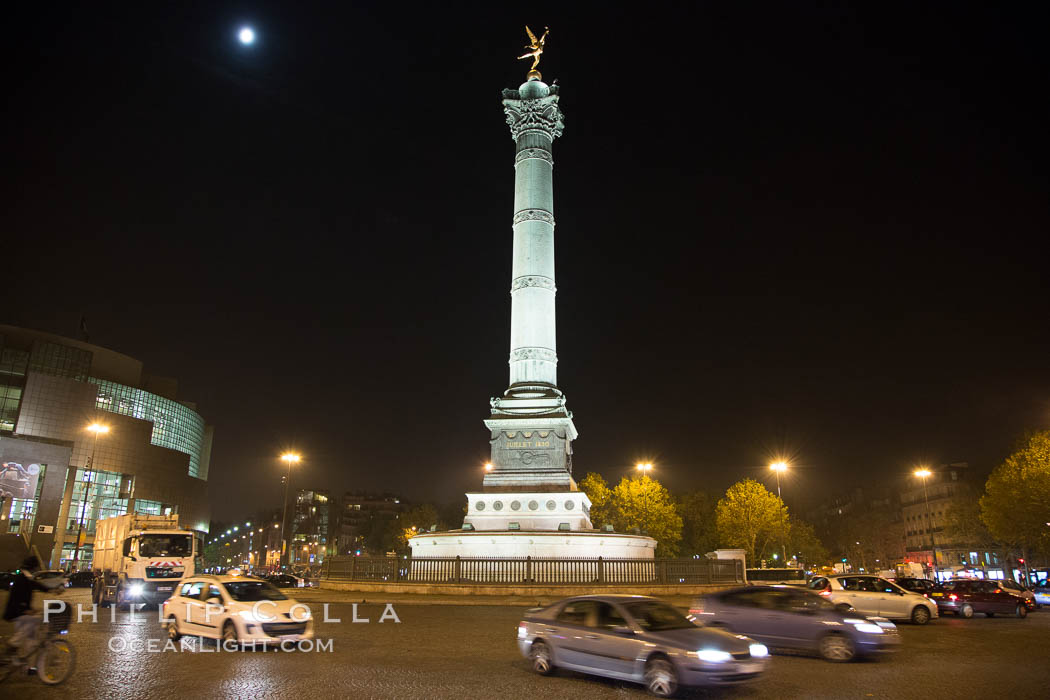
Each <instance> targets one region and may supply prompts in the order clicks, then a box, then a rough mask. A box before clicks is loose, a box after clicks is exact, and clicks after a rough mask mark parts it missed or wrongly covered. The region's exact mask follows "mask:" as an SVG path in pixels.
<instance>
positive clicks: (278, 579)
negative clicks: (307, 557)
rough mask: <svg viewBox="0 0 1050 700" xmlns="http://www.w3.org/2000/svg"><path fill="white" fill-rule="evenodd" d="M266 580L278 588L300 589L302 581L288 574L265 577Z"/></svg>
mask: <svg viewBox="0 0 1050 700" xmlns="http://www.w3.org/2000/svg"><path fill="white" fill-rule="evenodd" d="M266 580H267V581H269V582H270V583H272V584H273V585H275V586H277V587H278V588H302V585H303V584H302V579H301V578H297V577H295V576H290V575H289V574H274V575H273V576H267V577H266Z"/></svg>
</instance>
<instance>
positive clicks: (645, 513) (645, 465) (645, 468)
mask: <svg viewBox="0 0 1050 700" xmlns="http://www.w3.org/2000/svg"><path fill="white" fill-rule="evenodd" d="M634 468H635V469H637V470H638V471H640V472H641V473H642V476H643V477H645V476H648V474H649V472H651V471H652V470H653V465H652V463H651V462H639V463H638V464H636V465H634ZM643 496H644V498H643V500H642V524H643V525H644V526H645V531H646V532H648V531H649V493H648V492H645V493H644V494H643Z"/></svg>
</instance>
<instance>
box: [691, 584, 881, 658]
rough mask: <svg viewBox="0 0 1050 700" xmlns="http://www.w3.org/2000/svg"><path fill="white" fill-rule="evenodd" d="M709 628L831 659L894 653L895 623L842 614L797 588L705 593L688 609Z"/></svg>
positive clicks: (772, 587)
mask: <svg viewBox="0 0 1050 700" xmlns="http://www.w3.org/2000/svg"><path fill="white" fill-rule="evenodd" d="M689 613H690V615H691V616H692V617H693V619H694V620H695V621H697V622H700V623H701V624H703V625H704V626H705V627H721V628H723V629H726V630H729V631H732V632H737V633H739V634H744V635H747V636H748V637H752V638H753V639H755V640H757V641H759V642H762V643H763V644H766V645H768V646H770V647H774V648H780V649H802V650H805V651H815V652H817V653H819V654H820V655H821V656H822V657H823V658H825V659H827V660H828V661H849V660H851V659H853V658H854V657H856V656H863V655H869V654H877V653H881V652H888V651H895V650H896V649H897V648H899V647H900V635H899V634H898V633H897V626H896V625H894V624H893V623H892V622H890V621H889V620H886V619H885V618H879V617H875V618H870V619H868V618H865V617H863V616H861V615H857V614H856V613H849V612H843V611H841V610H839V609H838V608H837V607H836V606H835V605H834V604H832V603H831V602H829V601H828V600H826V599H825V598H823V597H821V596H819V595H817V594H815V593H812V592H810V591H804V590H799V589H798V588H795V587H793V586H748V587H746V588H734V589H731V590H728V591H720V592H718V593H712V594H709V595H705V596H701V597H700V598H697V600H696V601H695V602H694V603H693V605H692V607H691V608H690V609H689Z"/></svg>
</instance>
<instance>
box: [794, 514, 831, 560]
mask: <svg viewBox="0 0 1050 700" xmlns="http://www.w3.org/2000/svg"><path fill="white" fill-rule="evenodd" d="M789 528H790V529H789V530H788V558H789V559H790V558H791V557H792V556H797V557H798V559H799V562H800V563H803V564H817V565H821V564H825V563H827V561H828V559H829V558H830V555H829V554H828V550H827V547H825V546H824V543H823V542H821V541H820V539H819V538H818V537H817V534H816V533H815V532H814V531H813V526H812V525H810V524H809V523H806V522H803V521H801V520H793V521H791V522H790V523H789Z"/></svg>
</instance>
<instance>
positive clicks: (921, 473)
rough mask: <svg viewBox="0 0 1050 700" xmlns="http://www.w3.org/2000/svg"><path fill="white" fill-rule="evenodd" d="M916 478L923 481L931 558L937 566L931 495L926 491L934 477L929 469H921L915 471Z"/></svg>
mask: <svg viewBox="0 0 1050 700" xmlns="http://www.w3.org/2000/svg"><path fill="white" fill-rule="evenodd" d="M915 476H917V477H919V478H920V479H922V497H923V499H925V501H926V531H927V532H929V533H930V556H931V557H933V564H934V566H936V565H937V545H936V544H935V543H934V541H933V519H932V518H931V516H930V494H929V492H928V491H927V490H926V479H927V478H929V477H930V476H933V472H932V471H930V470H929V468H928V467H919V468H918V469H916V470H915Z"/></svg>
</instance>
